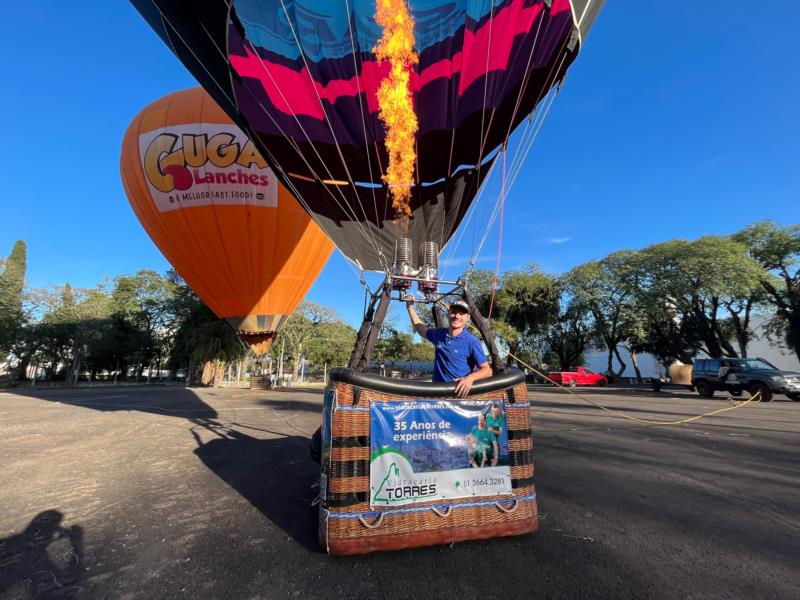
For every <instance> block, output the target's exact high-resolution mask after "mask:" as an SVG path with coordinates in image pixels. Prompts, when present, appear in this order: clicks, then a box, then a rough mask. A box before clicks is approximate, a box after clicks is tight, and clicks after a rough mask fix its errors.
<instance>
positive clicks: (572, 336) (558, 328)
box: [544, 300, 591, 371]
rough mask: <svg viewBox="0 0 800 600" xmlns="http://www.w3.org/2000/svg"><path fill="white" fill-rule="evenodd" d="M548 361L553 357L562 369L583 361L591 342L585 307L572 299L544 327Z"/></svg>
mask: <svg viewBox="0 0 800 600" xmlns="http://www.w3.org/2000/svg"><path fill="white" fill-rule="evenodd" d="M544 340H545V341H546V342H547V349H548V351H547V355H546V358H547V359H548V362H550V361H552V359H553V358H555V360H556V361H557V362H558V364H559V368H560V369H561V370H562V371H566V370H568V369H569V368H570V367H571V366H573V365H578V364H582V363H583V362H584V352H585V351H586V348H587V347H588V346H589V345H590V343H591V324H590V322H589V314H588V312H587V311H586V308H585V307H584V306H583V305H581V304H580V303H579V302H576V301H574V300H571V301H567V302H566V303H565V304H564V305H563V308H562V309H561V311H560V312H559V314H558V318H557V319H556V320H555V321H553V322H552V323H550V324H549V325H548V326H547V327H546V328H545V333H544Z"/></svg>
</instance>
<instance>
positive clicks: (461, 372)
mask: <svg viewBox="0 0 800 600" xmlns="http://www.w3.org/2000/svg"><path fill="white" fill-rule="evenodd" d="M426 337H427V338H428V340H430V341H431V342H433V345H434V346H435V347H436V358H435V359H434V362H433V380H434V381H453V380H455V379H459V378H461V377H464V376H465V375H469V374H470V373H472V371H474V370H475V367H477V366H479V365H482V364H483V363H485V362H489V361H488V360H486V354H484V352H483V348H481V343H480V342H479V341H478V338H476V337H475V336H474V335H472V334H471V333H469V332H467V331H462V332H461V333H460V334H458V335H457V336H455V337H453V336H451V335H450V330H449V329H447V328H446V327H438V328H435V329H428V331H427V332H426Z"/></svg>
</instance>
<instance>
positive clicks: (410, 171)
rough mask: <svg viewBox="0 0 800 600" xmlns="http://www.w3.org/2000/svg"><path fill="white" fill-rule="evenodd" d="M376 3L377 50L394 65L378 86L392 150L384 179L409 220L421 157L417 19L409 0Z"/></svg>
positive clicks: (398, 210)
mask: <svg viewBox="0 0 800 600" xmlns="http://www.w3.org/2000/svg"><path fill="white" fill-rule="evenodd" d="M375 4H376V11H375V21H376V22H377V23H378V25H380V26H381V27H382V28H383V36H382V37H381V39H380V40H379V41H378V44H377V45H376V46H375V48H373V52H375V55H376V56H377V57H378V60H388V61H389V64H390V67H391V68H390V70H389V74H388V75H387V76H386V77H384V79H383V81H381V85H380V88H378V107H379V113H378V116H379V117H380V119H381V121H383V124H384V126H385V127H386V142H385V144H386V149H387V151H388V152H389V166H388V168H387V169H386V174H385V175H384V176H383V181H384V183H386V184H387V185H388V186H389V193H390V194H391V196H392V206H393V207H394V209H395V212H396V214H397V216H398V217H400V220H401V221H402V222H403V223H404V224H407V223H408V218H409V217H410V216H411V207H410V206H409V200H410V199H411V185H412V183H413V180H414V163H415V162H416V159H417V153H416V147H415V135H416V133H417V115H416V114H415V113H414V104H413V102H412V96H411V72H412V70H413V69H414V65H415V64H417V62H419V56H418V55H417V53H416V52H414V20H413V19H412V18H411V15H410V14H409V12H408V6H406V2H405V0H377V2H376V3H375Z"/></svg>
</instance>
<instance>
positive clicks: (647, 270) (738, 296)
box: [632, 236, 763, 364]
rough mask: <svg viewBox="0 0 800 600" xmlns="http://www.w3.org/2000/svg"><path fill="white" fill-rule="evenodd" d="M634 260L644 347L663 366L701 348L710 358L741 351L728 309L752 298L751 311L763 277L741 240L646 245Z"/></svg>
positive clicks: (715, 238) (688, 359)
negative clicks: (735, 342) (733, 335)
mask: <svg viewBox="0 0 800 600" xmlns="http://www.w3.org/2000/svg"><path fill="white" fill-rule="evenodd" d="M635 262H636V268H635V269H634V271H633V272H632V277H633V278H634V280H635V282H636V289H637V298H636V299H637V302H638V306H639V307H640V308H641V311H642V314H643V315H644V319H645V329H646V337H647V341H646V342H645V343H644V344H643V346H644V348H645V349H646V350H648V351H650V352H652V353H653V354H655V355H656V356H657V357H659V358H660V359H661V360H662V362H664V363H665V364H669V363H671V362H673V361H674V360H680V361H682V362H686V363H689V362H691V360H692V358H693V357H694V356H695V355H696V354H697V352H698V351H700V350H702V351H704V352H705V353H706V354H708V356H710V357H712V358H719V357H722V356H737V355H738V353H737V351H736V348H734V346H733V344H732V343H731V338H730V330H729V329H726V327H725V323H726V320H725V313H724V310H725V309H726V307H731V309H730V310H733V311H734V312H735V311H736V310H738V309H737V308H736V307H738V306H741V305H742V304H744V305H747V304H748V302H749V303H750V307H751V308H750V309H748V310H751V309H752V303H753V301H754V300H753V298H755V296H756V295H757V293H758V290H759V286H760V282H761V280H762V279H763V271H762V269H761V267H760V266H759V265H758V264H757V263H756V262H755V261H754V260H753V259H752V258H751V257H749V256H748V255H747V252H746V249H745V247H744V246H743V245H742V244H741V243H738V242H736V241H735V240H732V239H730V238H725V237H718V236H707V237H703V238H700V239H698V240H696V241H693V242H687V241H684V240H672V241H669V242H664V243H661V244H654V245H653V246H650V247H648V248H645V249H644V250H642V251H641V252H639V253H638V255H637V257H636V261H635ZM748 315H749V313H748ZM748 326H749V318H748Z"/></svg>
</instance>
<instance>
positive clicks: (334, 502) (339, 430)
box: [319, 369, 539, 555]
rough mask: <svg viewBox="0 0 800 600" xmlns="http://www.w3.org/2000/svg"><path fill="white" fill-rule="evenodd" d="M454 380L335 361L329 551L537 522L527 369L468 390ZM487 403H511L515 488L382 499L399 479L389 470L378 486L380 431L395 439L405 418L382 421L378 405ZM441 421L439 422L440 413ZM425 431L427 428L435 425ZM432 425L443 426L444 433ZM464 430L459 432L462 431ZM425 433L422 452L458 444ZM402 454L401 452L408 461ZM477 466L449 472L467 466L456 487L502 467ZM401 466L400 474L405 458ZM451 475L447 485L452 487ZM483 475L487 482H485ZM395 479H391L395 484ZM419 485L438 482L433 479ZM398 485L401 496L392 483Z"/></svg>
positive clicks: (323, 486) (324, 499)
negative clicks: (383, 424)
mask: <svg viewBox="0 0 800 600" xmlns="http://www.w3.org/2000/svg"><path fill="white" fill-rule="evenodd" d="M454 387H455V386H454V385H453V384H452V383H429V382H420V381H413V380H400V379H389V378H386V377H381V376H378V375H372V374H367V373H359V372H356V371H355V370H352V369H334V370H333V371H332V372H331V374H330V379H329V383H328V386H327V388H326V391H325V408H324V413H323V427H322V461H321V465H322V467H321V468H322V473H321V479H320V507H319V540H320V544H321V545H322V547H323V548H325V549H326V550H327V552H328V553H330V554H337V555H344V554H366V553H370V552H376V551H381V550H399V549H403V548H415V547H421V546H432V545H437V544H451V543H454V542H460V541H465V540H477V539H487V538H494V537H503V536H512V535H521V534H525V533H531V532H534V531H536V530H537V528H538V526H539V514H538V510H537V504H536V492H535V489H534V485H533V474H534V467H533V436H532V434H531V418H530V411H529V409H530V405H529V403H528V398H527V388H526V386H525V377H524V375H523V374H522V373H521V372H520V371H517V370H509V371H506V372H504V373H502V374H500V375H497V376H495V377H492V378H490V379H486V380H483V381H478V382H476V383H475V384H474V385H473V388H472V390H471V392H470V395H469V396H468V397H467V398H463V399H461V398H456V397H455V396H454ZM431 401H436V402H431ZM482 403H483V404H485V405H486V406H492V405H494V406H496V409H497V410H498V411H499V410H502V411H503V415H504V419H505V421H504V423H505V424H506V428H507V442H505V441H503V444H504V445H503V448H504V449H505V454H503V455H502V456H503V461H502V462H504V464H505V465H506V466H505V467H497V468H498V469H501V470H503V469H505V470H504V471H503V473H504V475H503V476H502V477H500V478H498V481H500V480H501V479H502V480H503V482H504V485H505V486H507V489H505V490H504V491H503V492H500V493H498V492H497V491H496V490H495V491H494V493H491V494H488V495H486V494H484V495H474V494H473V495H468V496H465V495H464V494H463V491H464V490H465V489H466V488H461V492H462V494H461V496H459V497H450V498H442V497H437V498H436V499H433V500H428V501H419V500H416V499H414V500H411V501H409V500H407V499H406V500H401V501H397V503H396V504H392V500H386V499H385V498H380V500H382V501H384V502H385V503H386V504H385V505H378V504H376V499H377V498H378V497H379V496H385V495H386V494H385V492H386V490H383V489H382V488H383V483H385V482H386V481H391V480H390V479H389V474H388V472H387V475H386V478H383V480H382V481H383V483H380V486H381V487H380V488H378V487H377V483H376V482H381V478H382V475H383V472H384V470H385V469H381V468H380V467H379V466H378V465H379V464H381V463H379V462H378V461H377V459H376V456H380V455H381V454H382V453H384V452H385V451H377V452H376V451H375V444H371V438H370V436H371V435H373V436H375V437H376V440H377V439H378V437H379V436H384V435H388V436H389V439H390V440H391V439H392V433H391V431H392V429H394V430H398V429H399V428H400V426H399V425H398V424H397V422H396V421H395V422H393V425H394V426H393V427H392V426H391V425H390V426H389V427H388V428H386V429H385V430H384V429H376V421H379V420H380V417H379V416H378V415H379V414H380V413H382V411H388V414H390V415H391V414H410V413H403V412H402V411H403V410H406V407H409V406H425V407H432V410H433V409H436V408H437V407H446V408H447V410H450V411H451V412H452V414H454V415H458V414H459V411H462V412H463V411H464V410H466V407H467V406H469V407H471V409H472V410H480V408H477V409H476V408H474V407H476V406H478V407H479V406H480V405H481V404H482ZM443 410H444V409H443ZM396 411H400V412H396ZM420 411H421V412H420V413H414V414H425V413H424V410H423V409H420ZM437 414H438V413H437ZM439 418H440V416H438V417H437V420H438V419H439ZM454 418H456V417H454ZM445 423H446V421H445V420H440V421H439V424H440V425H442V426H448V427H449V425H445ZM415 425H419V423H417V422H415V421H412V429H413V428H414V426H415ZM433 427H434V428H435V427H436V423H434V424H433ZM385 432H389V433H385ZM418 435H420V436H422V437H423V438H424V436H425V435H426V434H418ZM427 435H428V436H429V437H430V436H431V435H433V436H435V435H436V433H428V434H427ZM447 435H449V434H447ZM396 437H397V436H395V438H396ZM462 437H463V436H459V437H458V438H455V437H454V438H452V439H454V440H455V439H458V440H461V439H462ZM381 439H383V438H381ZM373 441H375V440H373ZM425 443H427V442H423V443H420V444H418V445H417V446H415V450H414V451H415V452H417V453H418V454H420V453H421V454H422V455H425V453H426V452H427V453H428V454H427V455H429V456H434V458H433V460H436V458H435V456H437V455H438V453H439V452H440V451H441V452H442V453H443V454H444V453H446V452H447V451H448V446H447V444H448V443H449V442H444V443H443V444H444V445H442V446H440V447H437V448H433V447H431V448H425V447H424V444H425ZM401 454H402V453H399V454H398V455H401ZM451 454H452V451H451ZM498 454H501V453H500V452H498ZM454 456H459V454H458V453H456V454H454ZM389 460H392V459H389ZM401 460H402V459H398V463H400V462H401ZM462 466H463V465H462ZM469 466H470V465H469V464H467V465H466V467H467V468H466V469H460V470H459V471H449V472H448V474H450V475H452V473H459V474H460V475H459V476H458V479H457V480H456V481H457V483H455V486H456V487H458V486H459V485H460V483H461V481H462V479H461V478H462V477H467V479H464V480H463V483H464V485H469V481H470V480H469V477H472V482H473V485H483V484H485V483H486V481H489V480H493V478H492V477H486V476H485V473H490V472H491V473H492V474H494V473H495V471H492V470H484V469H479V468H474V469H470V468H469ZM473 466H475V465H473ZM391 467H392V468H394V474H397V469H396V467H395V464H392V465H391ZM493 468H494V467H493ZM371 469H373V470H374V471H375V473H374V475H375V477H372V478H371V473H370V471H371ZM465 474H466V475H465ZM433 475H434V476H435V477H434V479H435V480H437V479H436V477H438V476H439V475H441V474H440V473H438V474H437V473H434V474H433ZM446 475H447V474H446ZM476 477H477V478H478V479H476ZM451 480H452V477H451ZM398 481H400V479H398ZM427 481H430V480H427ZM437 481H439V480H437ZM442 481H444V480H443V479H442V480H441V481H440V487H439V490H440V491H439V492H437V493H438V494H441V493H442V491H441V490H444V489H445V485H444V484H442V483H441V482H442ZM476 481H477V482H480V483H478V484H476ZM406 482H408V480H406ZM391 485H392V484H387V486H386V487H387V489H388V488H389V487H390V486H391ZM400 485H401V486H402V485H404V484H402V483H401V484H400ZM392 489H393V490H400V489H408V490H410V489H412V488H410V487H408V488H402V487H396V488H392ZM413 489H414V490H415V491H419V490H420V489H422V490H423V492H427V491H429V488H426V487H424V486H423V487H422V488H419V487H415V488H413ZM448 489H450V488H448ZM472 489H482V488H472ZM389 492H390V493H389V495H390V496H391V493H392V490H389ZM395 493H397V492H396V491H395ZM401 493H402V492H401ZM454 493H455V492H454ZM421 497H423V498H424V497H425V495H424V494H423V496H421Z"/></svg>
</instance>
